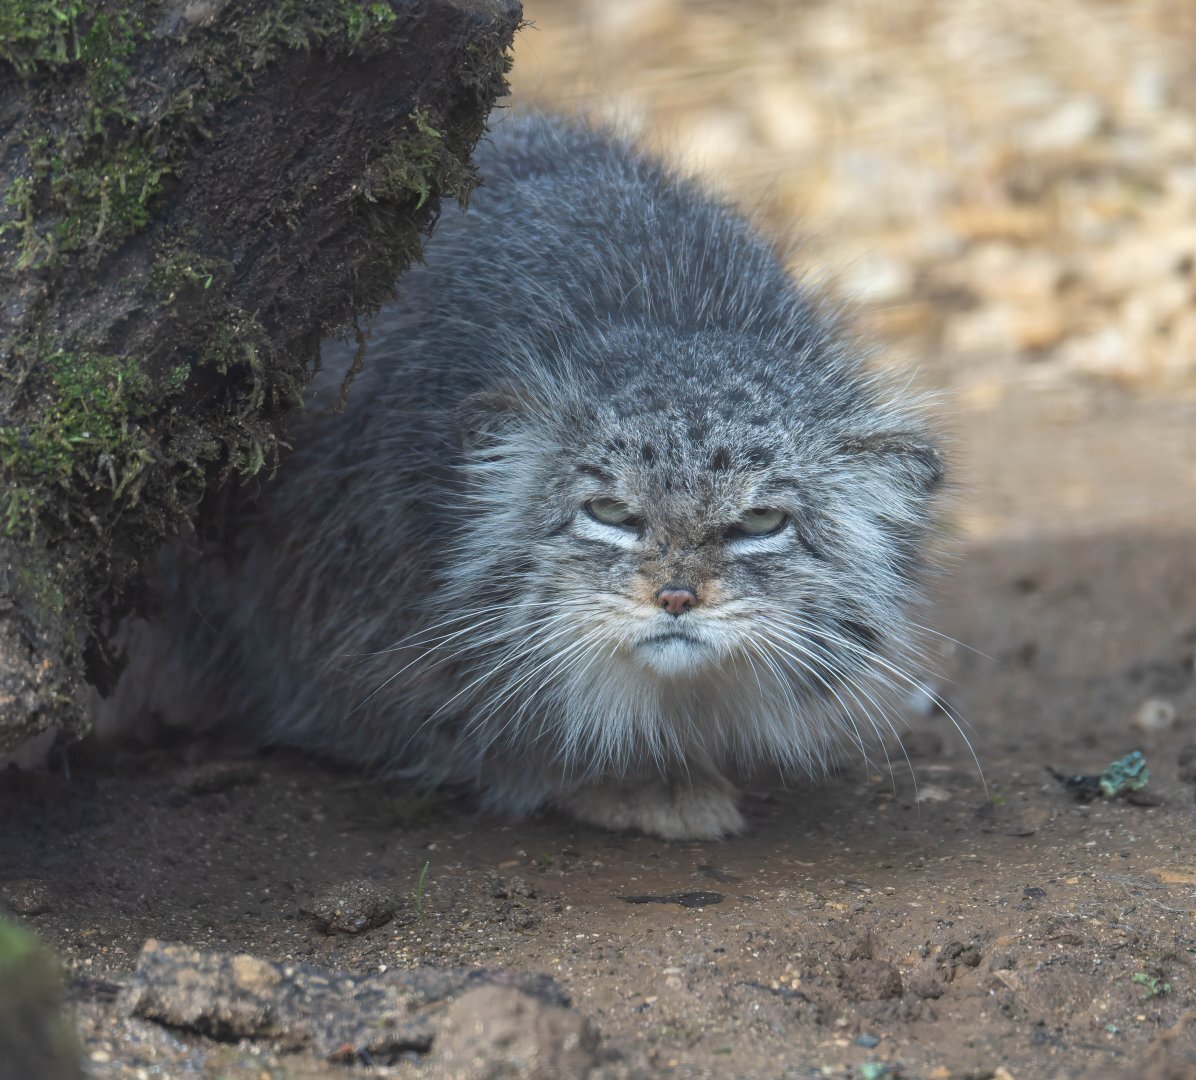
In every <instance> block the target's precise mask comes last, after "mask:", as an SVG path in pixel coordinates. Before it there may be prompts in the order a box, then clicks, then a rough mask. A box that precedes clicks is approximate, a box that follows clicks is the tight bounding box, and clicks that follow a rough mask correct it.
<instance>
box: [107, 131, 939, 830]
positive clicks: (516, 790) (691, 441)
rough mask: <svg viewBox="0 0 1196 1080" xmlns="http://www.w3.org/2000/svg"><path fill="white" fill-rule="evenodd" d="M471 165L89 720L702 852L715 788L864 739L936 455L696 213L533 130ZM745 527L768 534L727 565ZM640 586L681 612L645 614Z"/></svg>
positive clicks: (169, 588) (733, 819)
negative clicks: (235, 738)
mask: <svg viewBox="0 0 1196 1080" xmlns="http://www.w3.org/2000/svg"><path fill="white" fill-rule="evenodd" d="M479 163H480V166H481V169H482V172H483V174H484V175H485V178H486V181H485V185H484V187H482V188H481V189H480V190H479V191H478V192H477V194H476V196H475V198H474V200H473V204H472V206H471V207H470V209H469V211H468V213H466V214H456V215H446V217H445V218H444V219H443V220H442V221H441V222H440V225H439V227H438V229H437V232H436V235H435V237H434V238H433V240H432V242H431V244H430V245H429V247H428V251H427V262H426V265H424V266H421V267H418V268H416V269H414V270H412V271H411V272H410V273H409V274H408V275H407V276H406V277H404V278H403V279H402V282H401V283H400V288H399V292H400V297H399V300H398V302H397V303H396V304H395V305H394V306H393V307H391V308H390V309H389V310H387V311H386V312H384V313H383V314H382V315H381V316H380V317H379V318H378V319H377V321H376V322H375V324H374V327H373V330H372V338H371V343H370V347H369V351H368V356H367V371H366V372H365V373H364V374H363V375H362V376H361V377H360V378H359V379H358V380H357V382H356V383H355V384H354V386H353V388H352V392H351V393H350V395H349V400H348V408H347V411H346V412H345V413H344V414H343V415H341V414H338V413H336V412H335V411H334V410H333V409H332V408H331V407H330V406H331V404H333V403H335V401H336V398H337V386H338V382H339V379H340V376H341V374H342V372H343V370H344V366H345V359H346V358H347V356H348V352H347V351H346V350H343V349H339V350H337V351H336V356H335V357H331V356H330V357H326V374H325V375H324V376H323V377H321V379H319V380H318V382H317V385H316V389H315V394H314V396H313V398H312V400H311V402H309V408H308V411H307V413H306V414H305V416H304V417H303V419H302V420H301V421H300V422H299V423H298V424H296V425H295V430H294V431H293V438H292V441H293V443H294V445H295V447H296V449H295V451H294V452H293V453H292V454H291V455H290V456H289V457H288V458H287V460H286V461H285V462H284V465H283V468H282V470H281V475H280V477H279V479H278V481H277V482H275V483H271V484H268V485H263V486H262V490H261V491H260V492H259V493H258V496H257V497H256V499H255V500H253V502H252V505H251V506H249V507H247V508H246V510H245V511H244V515H243V519H242V520H241V522H240V526H239V533H238V542H237V544H236V545H235V546H234V549H232V550H226V551H220V552H214V553H209V554H208V555H206V556H205V557H204V558H203V560H202V561H201V562H200V563H199V565H198V566H194V565H190V564H185V563H181V562H177V563H175V564H174V565H172V566H168V567H166V568H165V569H164V571H163V574H162V583H161V588H162V590H163V592H164V594H165V595H164V597H163V605H164V609H163V612H162V615H161V617H160V618H158V619H156V620H155V621H153V622H152V623H150V624H148V625H145V626H140V627H138V628H137V630H136V632H135V635H134V639H133V647H132V651H131V656H132V660H131V664H130V668H129V670H128V671H127V672H126V675H125V678H124V679H123V681H122V684H121V686H120V688H119V690H118V693H117V695H116V696H115V697H114V698H113V699H111V700H110V701H109V702H107V703H105V705H104V706H103V708H102V710H101V711H102V713H103V714H104V716H105V717H112V716H120V717H125V718H127V717H129V716H131V715H132V714H133V713H136V712H144V711H150V712H153V713H155V714H157V715H159V716H160V717H162V718H163V719H165V720H166V721H167V722H169V723H172V724H196V723H199V722H203V721H207V720H210V719H212V718H223V719H225V720H228V721H230V722H232V723H235V724H237V725H239V726H241V727H242V728H243V729H246V730H248V731H250V732H251V733H253V734H255V736H256V737H260V738H261V739H262V740H265V741H267V742H272V743H281V744H288V745H293V746H299V747H304V748H307V749H310V750H312V751H315V752H317V753H319V754H325V755H329V756H332V757H335V758H338V759H341V760H344V761H348V762H353V763H359V764H361V765H366V766H370V767H373V768H376V769H379V770H381V771H384V772H386V773H389V774H392V775H399V776H404V777H409V778H411V779H412V780H413V781H415V782H417V783H419V784H423V785H435V784H442V783H448V784H456V785H467V786H469V787H471V788H474V789H476V790H477V791H478V793H479V794H480V796H481V799H482V801H483V804H484V805H485V806H487V807H489V808H492V809H495V810H499V811H503V812H517V813H525V812H531V811H534V810H536V809H538V808H541V807H543V806H545V805H548V804H553V805H556V806H558V807H561V808H564V809H566V810H568V811H571V812H572V813H574V814H575V815H577V816H578V817H581V818H583V819H585V820H588V821H591V822H595V823H597V824H601V825H606V826H608V827H613V828H625V827H627V828H640V829H643V830H645V831H647V832H653V833H657V834H659V835H663V836H668V837H695V836H708V837H713V836H719V835H725V834H727V833H732V832H736V831H738V830H739V829H740V828H741V827H742V824H743V822H742V818H741V817H740V814H739V810H738V808H737V806H736V792H735V789H734V787H733V786H732V784H731V783H730V782H729V781H728V780H727V779H725V775H726V774H728V773H729V774H732V775H735V776H746V775H749V774H750V773H751V772H752V771H753V770H754V769H755V768H757V767H760V766H780V767H781V768H782V769H786V770H805V771H813V772H817V771H820V770H822V769H823V768H824V767H825V765H826V762H827V761H828V758H829V756H830V755H831V754H832V752H833V751H834V748H835V747H836V746H837V745H839V744H842V743H844V742H846V743H848V744H850V743H855V744H856V745H857V746H858V747H859V748H860V749H861V750H865V751H866V748H867V746H868V744H869V742H871V741H872V740H871V739H870V738H869V737H867V736H866V735H865V734H864V732H868V733H869V735H874V734H877V733H880V732H881V731H882V730H884V729H887V728H891V726H892V725H891V722H890V720H889V717H890V715H891V714H890V711H889V707H888V704H887V700H888V699H887V697H886V695H891V693H892V692H893V691H903V690H908V689H909V688H910V686H911V684H912V683H913V682H914V681H915V677H914V676H913V675H911V674H908V673H907V667H906V665H907V663H908V661H907V659H906V658H907V657H908V656H909V655H910V648H911V635H910V630H909V626H908V622H907V615H906V612H907V610H908V609H909V607H910V605H911V604H912V603H914V602H915V601H916V600H917V592H918V589H917V578H918V575H919V570H920V565H921V562H922V554H921V553H922V549H923V546H924V543H925V538H926V534H927V531H928V529H929V528H930V520H931V519H930V515H931V501H932V495H933V491H934V489H935V487H936V486H937V484H938V481H939V476H940V461H939V455H938V453H937V451H936V450H935V449H934V447H933V446H932V444H931V441H930V440H929V439H928V436H927V433H926V430H925V425H924V422H923V420H922V419H921V415H920V408H919V406H918V403H917V402H916V401H912V400H902V399H901V397H900V395H898V394H895V393H894V392H892V391H891V390H890V389H889V388H887V385H886V384H885V383H884V382H883V381H882V380H880V379H879V378H877V377H876V376H874V375H869V374H867V373H866V372H865V370H864V369H863V367H862V364H861V361H860V359H859V352H858V348H857V347H856V346H854V345H853V343H852V342H851V341H850V340H849V339H848V338H846V337H845V336H843V335H842V334H841V333H840V331H839V330H838V329H837V328H836V325H835V321H834V320H833V319H832V318H831V317H830V316H829V315H828V314H826V313H825V312H822V311H820V309H819V308H818V306H817V305H816V304H815V303H814V302H813V301H812V300H811V298H810V297H808V296H807V295H805V294H804V293H803V292H802V291H801V290H800V289H799V288H798V287H797V286H796V285H795V284H794V283H793V282H792V281H791V280H790V278H789V276H788V275H787V274H786V272H785V269H784V268H783V266H782V264H781V263H780V261H779V260H778V258H777V256H776V255H775V253H774V251H773V249H772V248H771V246H770V245H769V244H768V243H767V242H766V241H765V240H763V239H761V238H760V237H759V236H758V235H757V234H756V233H755V232H754V231H753V230H752V229H751V228H750V227H749V226H748V224H746V223H745V221H744V220H743V219H742V218H740V217H739V216H738V215H737V214H736V213H734V212H733V211H731V210H729V209H728V208H727V207H726V206H724V205H723V204H721V203H720V202H718V201H716V200H714V199H711V198H709V197H708V196H706V195H705V194H703V193H702V192H701V191H700V190H698V189H697V188H696V187H695V186H694V185H692V184H690V183H688V182H685V181H683V180H679V179H678V178H676V177H675V176H673V175H671V174H670V173H669V172H668V171H666V170H665V169H664V168H663V167H662V166H660V165H659V164H657V163H656V162H655V161H653V160H651V159H650V158H646V157H644V156H641V155H640V154H638V153H636V152H634V151H632V150H631V149H629V148H628V147H627V146H626V145H624V144H623V143H622V142H620V141H618V140H616V139H613V138H611V137H610V136H609V135H606V134H603V133H600V132H597V131H593V130H589V129H587V128H586V127H583V126H579V125H576V124H572V123H565V122H562V121H559V120H553V119H548V118H542V117H533V118H526V119H518V118H507V119H505V120H504V121H503V122H501V123H500V124H499V125H498V126H497V130H496V131H495V133H494V135H493V137H492V140H491V141H490V143H489V144H488V145H486V146H484V147H483V148H482V149H481V150H480V152H479ZM595 498H613V499H616V500H619V501H620V502H622V503H624V504H626V506H627V507H628V508H629V509H630V510H631V511H632V512H634V513H635V514H636V515H638V516H639V517H640V518H641V519H642V527H641V529H640V531H639V532H636V531H635V530H630V529H619V528H617V527H614V526H611V525H609V524H602V523H600V522H598V521H595V520H593V518H592V517H590V516H589V515H588V514H587V512H586V510H585V506H586V504H587V503H588V501H589V500H592V499H595ZM753 507H769V508H777V509H780V510H783V511H784V512H785V513H786V514H787V515H788V516H789V523H788V524H787V525H786V526H785V527H784V528H783V529H782V531H781V532H780V533H778V534H776V535H772V536H766V537H760V538H753V537H746V538H745V537H729V536H728V534H727V529H728V527H729V526H731V525H732V524H733V523H734V522H735V521H736V520H737V519H738V518H740V516H741V515H742V514H743V512H744V511H745V510H747V509H749V508H753ZM666 585H669V586H674V587H677V588H684V589H689V590H690V591H691V592H692V593H693V595H694V597H695V599H696V600H697V605H696V606H694V607H692V608H690V609H689V610H687V611H686V612H685V613H684V614H682V615H680V616H678V617H674V616H672V615H670V614H669V613H667V612H666V611H664V610H663V609H662V608H661V607H660V606H659V603H658V601H657V599H656V594H657V592H658V591H659V590H660V589H661V588H662V587H664V586H666ZM676 631H682V632H683V634H684V636H683V637H676V636H674V637H669V638H663V639H662V638H661V637H660V635H662V634H672V633H674V632H676ZM653 639H655V640H653ZM108 723H109V725H110V724H111V721H110V720H109V721H108Z"/></svg>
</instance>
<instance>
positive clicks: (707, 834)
mask: <svg viewBox="0 0 1196 1080" xmlns="http://www.w3.org/2000/svg"><path fill="white" fill-rule="evenodd" d="M738 796H739V793H738V792H737V791H736V790H735V788H734V786H733V785H732V784H730V783H729V782H728V781H727V780H724V779H723V778H722V777H721V776H720V777H717V778H713V777H711V778H706V777H696V778H694V779H692V780H689V779H685V780H681V781H674V782H672V783H670V782H668V781H666V780H663V779H660V778H652V779H649V780H624V781H608V782H606V783H594V784H587V785H585V786H584V787H579V788H576V789H575V790H573V791H571V792H569V793H568V794H567V795H564V796H562V797H561V798H559V799H558V800H557V805H558V806H559V807H560V808H561V809H562V810H564V811H565V812H566V813H568V814H570V815H571V816H573V817H575V818H577V819H578V820H579V821H584V822H586V823H587V824H589V825H598V826H600V827H601V828H603V829H614V830H616V831H618V830H623V829H638V830H639V831H640V832H644V833H648V834H649V835H651V836H660V837H663V838H664V839H665V840H719V839H721V838H722V837H724V836H734V835H735V834H737V833H741V832H743V829H744V826H745V824H746V823H745V822H744V819H743V814H741V813H740V812H739V797H738Z"/></svg>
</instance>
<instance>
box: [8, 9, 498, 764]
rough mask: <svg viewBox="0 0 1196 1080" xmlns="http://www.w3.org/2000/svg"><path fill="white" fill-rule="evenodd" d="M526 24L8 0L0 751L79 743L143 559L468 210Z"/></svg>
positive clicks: (436, 13) (111, 670)
mask: <svg viewBox="0 0 1196 1080" xmlns="http://www.w3.org/2000/svg"><path fill="white" fill-rule="evenodd" d="M520 15H521V12H520V8H519V5H518V3H516V2H515V0H419V2H404V3H399V2H388V3H383V2H376V0H237V2H230V0H157V2H151V0H110V2H109V3H106V4H104V5H102V6H98V5H95V4H90V3H84V2H83V0H44V2H38V0H0V132H3V133H4V134H2V135H0V188H2V189H3V194H2V196H0V298H2V299H3V301H4V302H3V303H2V304H0V565H2V566H4V567H5V568H6V572H5V574H3V575H0V759H2V756H3V754H4V753H5V751H6V750H8V749H11V748H12V747H13V746H15V745H17V744H19V743H20V742H22V741H23V740H24V739H26V738H28V737H29V736H31V735H34V734H36V733H37V732H39V731H41V730H43V729H45V728H47V727H51V726H57V727H59V728H61V729H63V730H64V731H65V732H66V734H67V735H69V736H75V735H78V734H80V733H82V732H83V731H84V730H85V727H86V722H85V719H84V718H83V715H82V711H81V709H80V708H79V702H80V700H81V697H82V686H83V680H84V676H85V675H86V677H87V678H90V679H91V680H92V681H93V682H95V683H96V684H97V685H99V686H100V688H101V689H104V688H105V687H106V685H107V684H108V683H110V681H111V679H112V678H113V676H114V675H115V673H116V671H117V670H118V669H119V665H120V658H119V657H118V656H114V655H112V653H111V650H110V648H109V646H108V641H109V638H110V634H111V631H112V629H113V627H114V626H115V625H116V623H117V622H118V620H119V619H120V617H121V616H122V615H123V614H124V613H125V612H126V611H127V610H128V609H129V607H130V604H131V603H133V601H134V600H135V597H136V590H135V588H134V586H135V584H136V582H137V580H138V578H139V574H140V572H141V568H142V567H143V566H144V565H145V563H146V561H147V560H149V559H150V558H152V555H153V550H154V548H155V546H156V545H157V544H159V543H160V542H161V541H162V539H163V538H164V537H166V536H169V535H170V534H171V533H173V532H175V531H177V530H178V529H179V528H180V527H182V526H183V525H184V524H185V523H187V522H189V521H192V520H194V518H195V517H196V514H197V511H198V508H199V507H200V506H201V505H202V504H203V503H204V500H205V499H206V498H208V496H210V494H211V493H212V492H213V491H215V490H217V489H219V488H220V487H221V486H222V485H224V484H227V483H228V482H230V481H233V480H236V479H237V478H239V477H248V476H255V475H257V474H259V473H263V472H264V473H269V472H270V471H272V470H273V468H274V467H275V466H276V465H277V463H278V460H279V456H280V454H279V451H280V441H279V421H280V418H281V417H282V416H283V414H285V412H286V411H287V410H288V409H291V408H293V407H295V406H296V405H297V404H299V403H300V401H301V398H302V392H303V389H304V387H305V385H306V383H307V381H308V379H309V378H310V376H311V374H312V373H313V371H314V369H315V367H316V366H317V364H318V346H319V342H320V340H321V339H322V338H325V337H327V336H329V335H332V334H335V333H338V332H345V331H346V330H348V332H356V331H355V328H356V327H357V326H358V325H359V323H358V320H359V319H361V318H363V317H366V316H368V315H369V314H370V313H372V312H373V311H374V310H376V308H377V307H378V306H379V305H380V304H382V303H384V302H385V301H386V300H387V299H388V298H389V297H390V296H391V295H393V290H394V283H395V279H396V277H397V276H398V275H399V274H400V273H401V271H402V270H403V269H405V268H406V267H407V266H408V265H409V264H410V263H411V262H412V261H413V260H415V259H417V258H419V256H420V252H421V250H422V244H423V242H424V241H425V239H426V237H427V235H428V233H429V232H430V230H431V229H432V227H433V225H434V223H435V221H436V217H437V215H438V213H439V211H440V206H441V201H442V199H444V198H446V197H447V198H455V199H457V200H459V201H461V202H464V201H465V200H466V199H467V198H468V195H469V192H470V191H471V190H472V188H473V186H474V185H475V184H476V183H477V181H478V178H477V176H476V175H475V174H474V171H473V168H472V165H471V163H470V153H471V152H472V149H473V146H474V144H475V142H476V141H477V139H478V138H479V137H480V136H481V134H482V132H483V130H484V124H485V120H486V116H487V114H488V112H489V109H490V107H491V105H492V104H493V102H494V100H495V99H496V97H497V96H498V95H500V94H501V93H502V92H503V91H504V89H505V81H504V74H505V71H506V69H507V66H508V63H509V56H508V49H509V46H510V43H511V38H512V35H513V33H514V31H515V28H516V26H517V25H518V22H519V19H520ZM5 67H7V68H8V71H7V72H5V71H4V70H3V69H4V68H5Z"/></svg>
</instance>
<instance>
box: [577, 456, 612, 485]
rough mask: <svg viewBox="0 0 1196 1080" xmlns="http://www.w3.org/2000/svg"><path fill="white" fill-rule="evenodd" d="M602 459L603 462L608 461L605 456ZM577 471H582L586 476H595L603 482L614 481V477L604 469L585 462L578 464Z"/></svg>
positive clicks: (609, 482)
mask: <svg viewBox="0 0 1196 1080" xmlns="http://www.w3.org/2000/svg"><path fill="white" fill-rule="evenodd" d="M603 461H604V462H605V463H609V461H608V459H606V458H604V459H603ZM577 471H578V472H579V473H583V474H584V475H586V476H594V477H597V478H598V479H599V480H601V481H602V482H603V483H604V484H611V483H614V477H613V476H611V474H610V473H608V472H607V471H606V470H605V469H600V468H598V466H597V465H586V464H582V465H578V466H577Z"/></svg>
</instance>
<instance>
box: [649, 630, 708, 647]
mask: <svg viewBox="0 0 1196 1080" xmlns="http://www.w3.org/2000/svg"><path fill="white" fill-rule="evenodd" d="M670 642H680V643H684V644H686V645H692V646H694V647H695V648H696V647H700V646H701V644H702V643H701V642H700V641H699V640H698V639H697V638H696V637H694V636H693V635H692V634H683V633H681V632H680V631H677V630H670V631H669V632H668V633H664V634H653V635H652V637H650V638H644V640H643V641H641V642H640V645H664V644H668V643H670Z"/></svg>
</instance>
